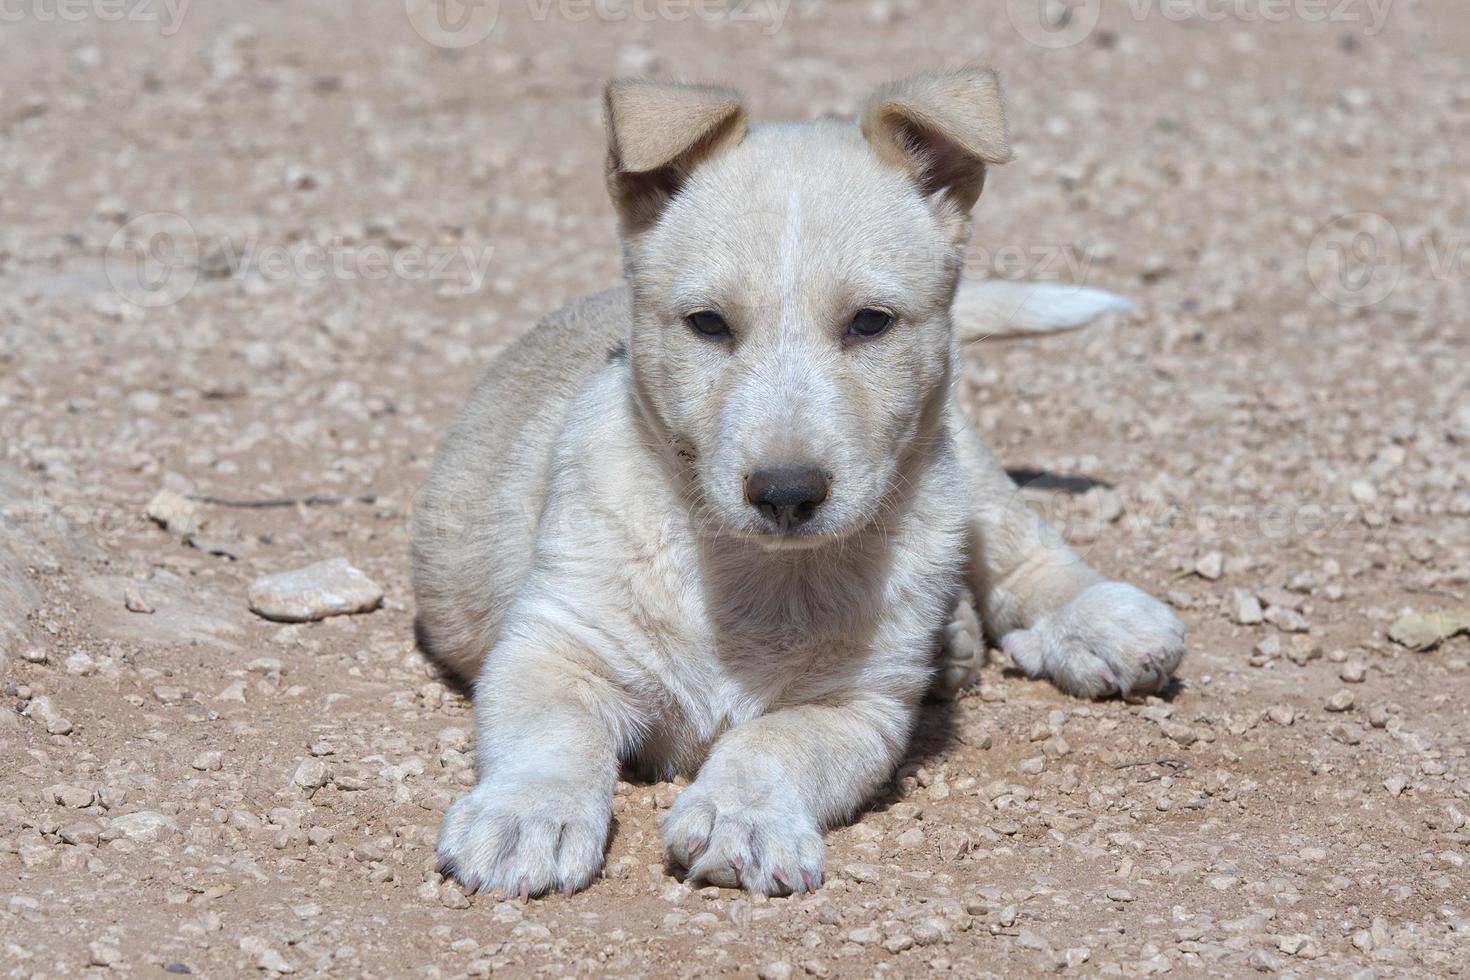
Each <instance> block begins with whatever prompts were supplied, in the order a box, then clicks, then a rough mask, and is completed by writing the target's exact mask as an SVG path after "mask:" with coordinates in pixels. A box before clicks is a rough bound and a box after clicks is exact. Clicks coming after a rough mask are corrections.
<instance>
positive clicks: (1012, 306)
mask: <svg viewBox="0 0 1470 980" xmlns="http://www.w3.org/2000/svg"><path fill="white" fill-rule="evenodd" d="M1134 309H1136V307H1135V306H1134V305H1133V303H1132V302H1131V301H1129V300H1127V299H1125V298H1124V297H1122V296H1119V295H1118V294H1117V293H1110V292H1108V291H1107V290H1105V289H1093V288H1091V287H1089V286H1074V285H1070V284H1067V283H1040V282H1014V281H1012V280H1009V279H981V280H978V281H966V282H961V283H960V288H959V291H958V292H957V293H956V294H955V300H954V309H953V313H954V324H955V330H956V332H957V333H958V334H959V339H960V342H961V343H966V344H968V343H975V342H977V341H981V340H1003V339H1009V338H1014V337H1038V336H1042V335H1045V334H1050V333H1061V332H1063V331H1066V330H1076V329H1078V328H1079V327H1085V326H1087V325H1088V324H1089V323H1091V322H1092V321H1093V320H1096V319H1097V318H1098V317H1100V316H1102V315H1104V314H1106V313H1126V312H1130V311H1132V310H1134Z"/></svg>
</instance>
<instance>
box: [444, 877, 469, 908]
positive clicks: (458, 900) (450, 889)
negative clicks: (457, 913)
mask: <svg viewBox="0 0 1470 980" xmlns="http://www.w3.org/2000/svg"><path fill="white" fill-rule="evenodd" d="M439 904H440V905H442V906H444V907H445V908H446V909H467V908H469V907H470V900H469V898H468V897H466V895H465V893H464V890H463V889H462V888H460V887H459V885H457V884H455V883H454V882H452V881H446V882H444V884H442V885H440V886H439Z"/></svg>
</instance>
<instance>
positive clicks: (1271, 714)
mask: <svg viewBox="0 0 1470 980" xmlns="http://www.w3.org/2000/svg"><path fill="white" fill-rule="evenodd" d="M1266 717H1267V718H1270V719H1271V720H1272V721H1274V722H1275V723H1276V724H1278V725H1290V724H1291V723H1292V722H1294V721H1296V709H1295V708H1293V707H1292V706H1291V705H1289V704H1273V705H1271V707H1269V708H1267V709H1266Z"/></svg>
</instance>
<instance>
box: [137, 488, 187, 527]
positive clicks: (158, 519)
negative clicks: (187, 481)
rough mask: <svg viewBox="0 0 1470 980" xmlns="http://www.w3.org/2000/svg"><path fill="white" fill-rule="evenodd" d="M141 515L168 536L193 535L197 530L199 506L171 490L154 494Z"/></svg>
mask: <svg viewBox="0 0 1470 980" xmlns="http://www.w3.org/2000/svg"><path fill="white" fill-rule="evenodd" d="M143 513H144V514H145V515H146V516H147V517H148V519H149V520H151V521H153V523H155V524H157V525H158V526H159V527H161V528H163V529H164V530H165V531H168V532H169V533H170V534H193V533H194V532H195V531H198V530H199V524H200V521H199V505H198V504H196V503H195V502H194V501H192V500H190V499H189V498H188V497H185V496H184V495H183V494H179V493H175V492H174V491H172V490H160V491H158V493H156V494H154V495H153V499H152V500H150V501H148V506H147V507H145V508H144V509H143Z"/></svg>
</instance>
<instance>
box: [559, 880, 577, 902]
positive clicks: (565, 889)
mask: <svg viewBox="0 0 1470 980" xmlns="http://www.w3.org/2000/svg"><path fill="white" fill-rule="evenodd" d="M576 892H577V888H576V886H575V885H573V884H572V883H571V882H570V881H564V882H562V886H561V893H562V894H563V895H565V896H566V897H567V898H571V897H572V896H573V895H574V894H576Z"/></svg>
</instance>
